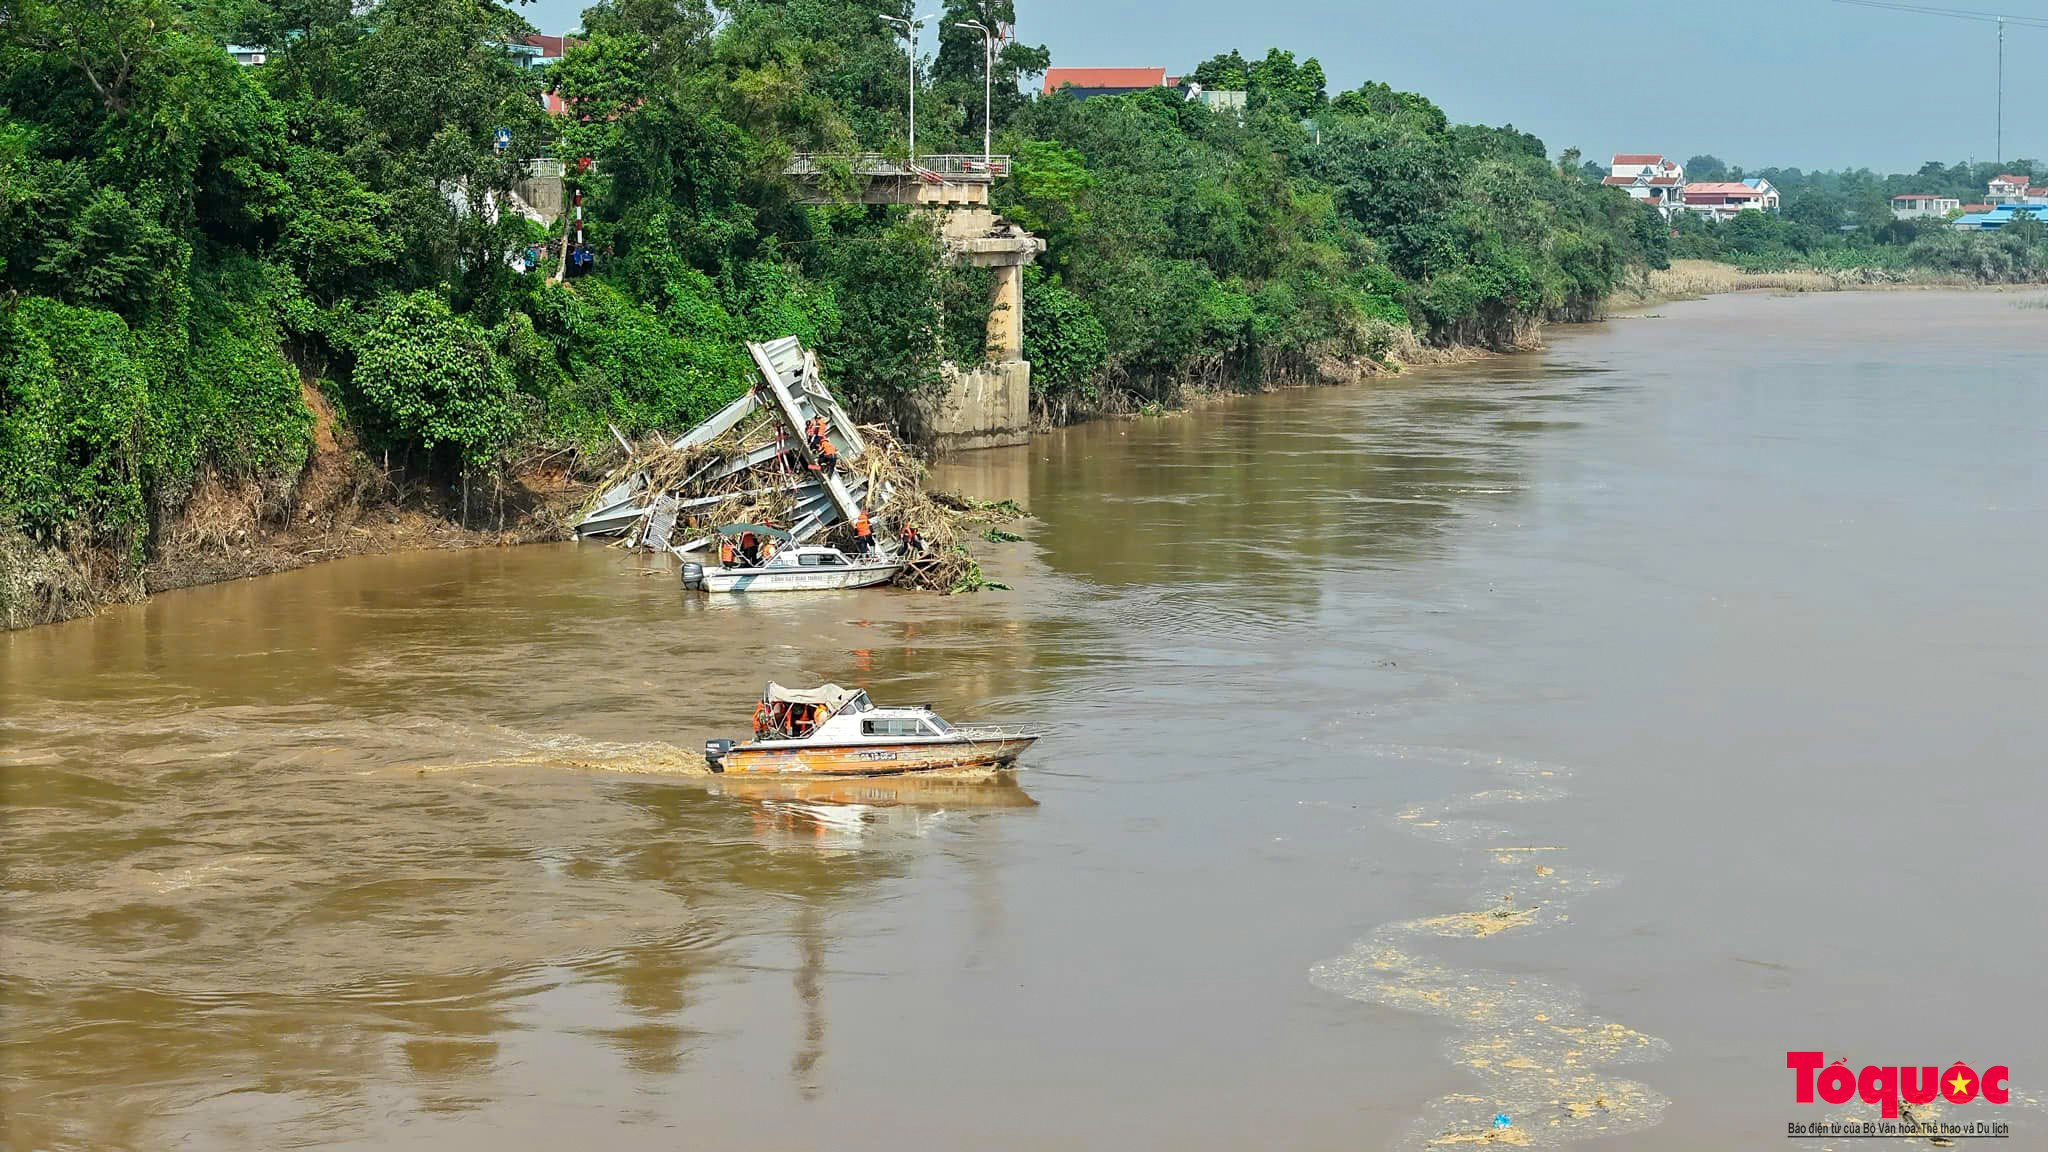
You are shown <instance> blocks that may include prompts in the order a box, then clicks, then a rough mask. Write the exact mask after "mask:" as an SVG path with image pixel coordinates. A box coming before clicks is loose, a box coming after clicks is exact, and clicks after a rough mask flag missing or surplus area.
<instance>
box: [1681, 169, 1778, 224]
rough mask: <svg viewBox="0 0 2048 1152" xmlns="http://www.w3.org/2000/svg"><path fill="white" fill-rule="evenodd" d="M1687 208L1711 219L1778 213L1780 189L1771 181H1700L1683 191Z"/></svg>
mask: <svg viewBox="0 0 2048 1152" xmlns="http://www.w3.org/2000/svg"><path fill="white" fill-rule="evenodd" d="M1681 195H1682V196H1683V198H1684V202H1685V210H1686V211H1688V212H1691V213H1693V214H1695V215H1699V216H1705V217H1706V218H1707V219H1709V220H1726V219H1728V218H1729V217H1730V216H1733V215H1735V214H1736V213H1737V212H1776V211H1777V210H1778V190H1777V189H1776V188H1774V187H1772V186H1771V182H1770V181H1769V180H1765V179H1763V178H1761V177H1751V178H1750V179H1748V180H1700V181H1695V182H1693V183H1691V184H1687V185H1686V186H1685V191H1684V192H1683V193H1682V194H1681Z"/></svg>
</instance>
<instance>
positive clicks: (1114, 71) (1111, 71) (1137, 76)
mask: <svg viewBox="0 0 2048 1152" xmlns="http://www.w3.org/2000/svg"><path fill="white" fill-rule="evenodd" d="M1070 84H1071V85H1073V86H1074V87H1076V88H1164V87H1166V86H1167V80H1166V69H1164V68H1047V69H1046V70H1045V94H1046V95H1048V96H1050V95H1052V94H1053V93H1055V92H1057V91H1059V90H1060V89H1061V88H1064V87H1066V86H1067V85H1070Z"/></svg>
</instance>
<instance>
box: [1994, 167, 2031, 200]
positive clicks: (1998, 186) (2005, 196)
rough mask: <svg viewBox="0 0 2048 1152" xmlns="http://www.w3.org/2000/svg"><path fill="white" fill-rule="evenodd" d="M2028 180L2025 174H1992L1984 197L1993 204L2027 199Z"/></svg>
mask: <svg viewBox="0 0 2048 1152" xmlns="http://www.w3.org/2000/svg"><path fill="white" fill-rule="evenodd" d="M2028 183H2029V180H2028V178H2027V177H2025V176H2013V175H2010V174H2002V175H1998V176H1993V177H1992V178H1991V184H1990V185H1989V190H1988V191H1987V192H1986V193H1985V195H1984V199H1985V200H1987V201H1989V202H1990V203H1993V204H2020V203H2024V202H2025V201H2026V199H2027V193H2028V188H2027V185H2028Z"/></svg>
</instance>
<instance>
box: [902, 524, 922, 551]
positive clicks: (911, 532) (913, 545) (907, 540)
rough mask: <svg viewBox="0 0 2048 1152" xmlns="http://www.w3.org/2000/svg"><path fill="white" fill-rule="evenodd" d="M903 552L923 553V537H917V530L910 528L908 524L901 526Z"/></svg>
mask: <svg viewBox="0 0 2048 1152" xmlns="http://www.w3.org/2000/svg"><path fill="white" fill-rule="evenodd" d="M903 550H904V551H905V552H923V551H924V537H922V536H919V535H918V534H917V529H915V528H912V527H911V526H910V525H908V524H905V525H904V526H903Z"/></svg>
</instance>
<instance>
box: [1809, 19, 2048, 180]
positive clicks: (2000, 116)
mask: <svg viewBox="0 0 2048 1152" xmlns="http://www.w3.org/2000/svg"><path fill="white" fill-rule="evenodd" d="M1835 3H1837V4H1853V5H1855V6H1856V7H1858V8H1883V9H1886V10H1887V11H1891V12H1914V13H1918V14H1920V15H1922V16H1946V17H1948V18H1949V19H1951V20H1975V21H1977V22H1978V23H1980V24H1996V25H1998V111H1997V113H1996V117H1995V120H1996V125H1997V127H1996V129H1995V132H1996V136H1995V143H1996V151H1997V153H1998V159H1997V161H1996V162H1997V163H2000V164H2003V163H2005V26H2006V25H2007V24H2008V23H2010V24H2017V25H2019V26H2020V27H2022V28H2048V19H2044V18H2042V17H2039V16H2013V15H2009V14H2007V13H2003V12H1982V11H1978V10H1977V9H1974V8H1933V7H1929V6H1928V5H1925V4H1905V3H1891V2H1888V0H1835Z"/></svg>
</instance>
